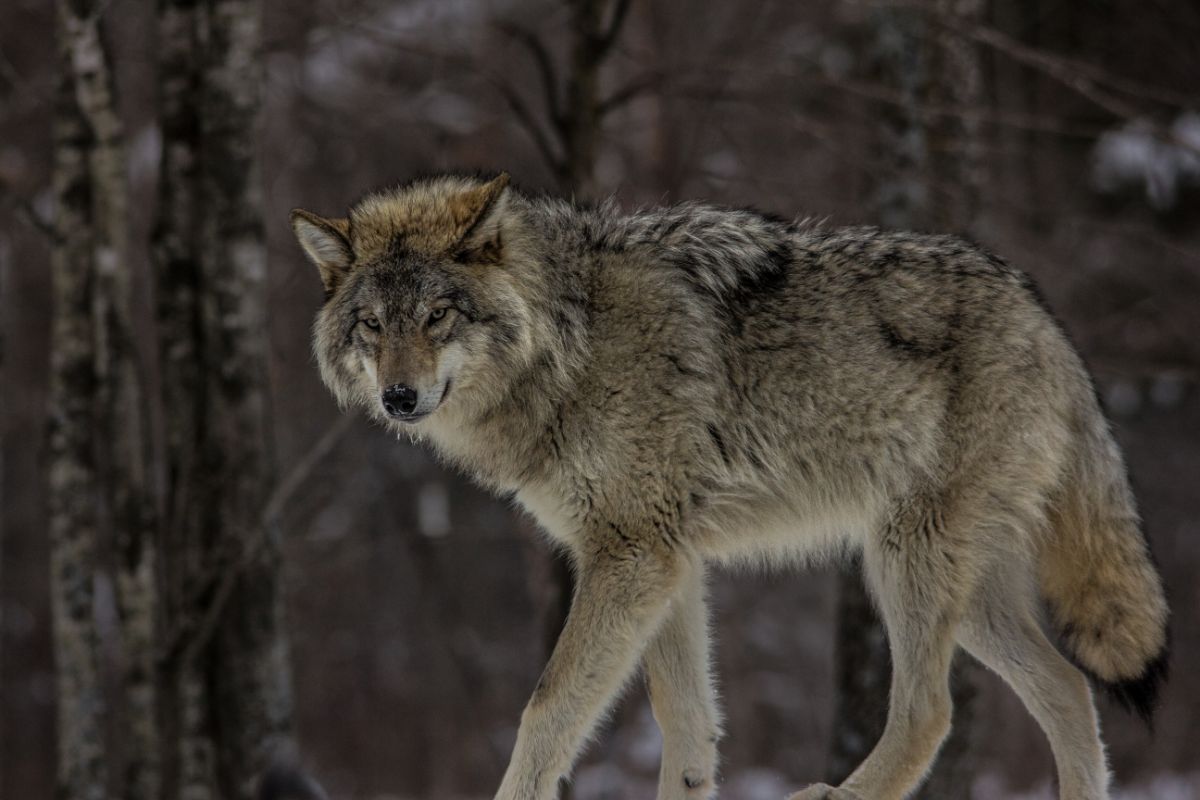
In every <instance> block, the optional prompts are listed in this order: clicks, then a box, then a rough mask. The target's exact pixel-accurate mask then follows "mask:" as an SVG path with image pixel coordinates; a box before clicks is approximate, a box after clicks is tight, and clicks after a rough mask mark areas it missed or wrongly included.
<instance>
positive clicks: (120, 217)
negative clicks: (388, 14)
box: [50, 0, 157, 800]
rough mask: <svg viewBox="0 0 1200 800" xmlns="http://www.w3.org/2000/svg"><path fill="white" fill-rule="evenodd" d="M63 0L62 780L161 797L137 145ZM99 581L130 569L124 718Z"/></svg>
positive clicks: (56, 594)
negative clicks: (135, 299)
mask: <svg viewBox="0 0 1200 800" xmlns="http://www.w3.org/2000/svg"><path fill="white" fill-rule="evenodd" d="M56 12H57V14H56V21H57V34H56V35H57V39H58V52H59V66H60V76H59V85H58V89H57V96H56V106H55V123H54V134H55V135H54V190H55V198H56V204H57V211H56V217H55V224H54V230H55V236H54V242H53V247H52V256H51V262H52V270H53V273H54V294H55V303H56V307H55V318H54V325H53V333H52V337H53V342H52V376H51V399H50V406H51V422H50V450H51V463H52V466H51V470H50V504H51V522H50V532H51V548H52V549H51V582H52V589H51V591H52V603H53V607H54V623H55V657H56V675H57V680H58V701H59V706H58V712H59V713H58V742H59V744H58V753H59V755H58V771H57V775H58V779H57V780H58V787H59V791H60V793H61V794H62V795H63V796H65V797H71V798H91V797H103V796H106V795H107V794H108V793H109V792H110V791H111V792H112V793H113V794H114V795H116V796H120V797H126V798H131V799H132V800H150V798H152V797H154V796H155V795H156V793H157V759H156V753H157V745H156V737H155V729H154V719H155V705H154V700H155V698H154V690H153V681H152V674H153V668H152V664H153V657H154V643H153V635H154V586H153V548H152V526H153V513H152V508H153V503H152V501H151V493H150V481H149V477H148V458H149V453H150V438H149V432H148V431H147V430H146V428H145V426H144V425H143V420H144V419H145V418H146V415H145V409H146V404H145V394H144V392H143V384H142V381H141V378H140V374H139V370H138V368H137V356H136V353H135V350H134V341H133V335H132V331H133V316H132V305H131V283H132V275H131V270H130V264H129V259H128V234H127V231H128V209H127V197H128V192H127V187H126V174H125V145H124V137H123V134H122V130H121V123H120V119H119V117H118V115H117V111H116V104H115V99H114V95H113V83H112V73H111V67H110V61H109V56H108V53H107V50H106V48H105V46H104V42H103V39H102V35H101V26H100V18H99V17H100V7H99V5H98V4H95V3H92V2H89V0H59V2H58V4H57V7H56ZM114 548H115V549H114ZM100 579H105V580H110V579H111V580H114V581H115V585H116V597H117V608H118V614H119V621H120V624H119V626H118V632H119V636H120V641H119V646H120V652H121V655H122V666H123V670H122V672H121V674H120V676H119V677H118V679H117V681H116V684H117V687H118V690H119V692H120V696H119V702H118V703H117V704H116V707H115V708H114V709H112V716H111V718H110V709H109V708H108V706H109V705H110V704H109V698H107V697H106V696H105V691H104V686H105V678H106V677H107V676H106V673H107V669H106V667H107V665H106V664H105V663H104V659H103V658H102V656H101V652H102V651H101V642H100V641H99V634H98V631H97V629H96V624H95V614H96V610H95V586H96V582H97V580H100ZM106 730H107V731H111V732H112V734H113V738H112V740H111V741H106V738H105V731H106Z"/></svg>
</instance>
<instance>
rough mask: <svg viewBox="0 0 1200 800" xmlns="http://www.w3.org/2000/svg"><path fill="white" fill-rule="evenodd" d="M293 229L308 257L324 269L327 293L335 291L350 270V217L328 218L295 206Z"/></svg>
mask: <svg viewBox="0 0 1200 800" xmlns="http://www.w3.org/2000/svg"><path fill="white" fill-rule="evenodd" d="M292 230H293V231H295V232H296V240H297V241H298V242H300V246H301V247H303V248H304V252H305V254H306V255H307V256H308V260H309V261H311V262H313V263H314V264H316V265H317V269H319V270H320V271H321V283H323V284H324V285H325V294H326V295H330V294H333V292H334V290H335V289H337V287H338V284H339V283H341V281H342V279H343V278H344V277H346V274H347V273H349V272H350V265H351V264H353V263H354V251H353V250H352V249H351V248H350V220H348V219H325V218H324V217H318V216H317V215H316V214H313V213H311V212H309V211H305V210H304V209H302V208H294V209H292Z"/></svg>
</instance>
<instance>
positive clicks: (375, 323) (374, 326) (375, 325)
mask: <svg viewBox="0 0 1200 800" xmlns="http://www.w3.org/2000/svg"><path fill="white" fill-rule="evenodd" d="M363 325H366V326H367V327H368V328H370V329H371V330H373V331H377V330H379V318H378V317H363Z"/></svg>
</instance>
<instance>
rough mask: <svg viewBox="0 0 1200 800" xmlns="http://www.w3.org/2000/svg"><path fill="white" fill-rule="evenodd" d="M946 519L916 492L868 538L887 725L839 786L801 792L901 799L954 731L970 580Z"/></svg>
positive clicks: (868, 568)
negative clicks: (953, 686)
mask: <svg viewBox="0 0 1200 800" xmlns="http://www.w3.org/2000/svg"><path fill="white" fill-rule="evenodd" d="M947 523H949V526H953V525H954V524H955V520H954V519H953V518H950V517H946V516H945V515H944V510H943V509H942V508H940V507H939V506H937V505H936V504H935V503H934V502H933V501H927V500H919V499H913V500H912V501H910V502H907V503H905V504H904V505H903V506H901V507H899V508H897V509H896V510H895V512H894V513H893V515H892V517H891V519H890V520H889V522H888V523H887V525H886V526H885V528H884V529H883V530H881V531H879V532H878V533H877V534H876V535H874V536H872V537H871V538H870V539H869V540H868V541H867V543H866V545H865V547H864V551H863V566H864V571H865V573H866V578H867V580H868V581H869V582H870V585H871V586H872V588H873V589H874V592H875V596H876V597H877V599H878V602H879V607H880V611H881V613H882V616H883V620H884V622H885V623H886V626H887V633H888V642H889V644H890V645H891V653H892V686H891V694H890V704H889V708H888V719H887V725H886V727H885V728H884V731H883V735H882V736H881V737H880V739H879V741H878V742H877V743H876V745H875V748H874V749H873V750H872V751H871V753H870V755H868V756H867V758H866V759H865V760H864V761H863V762H862V763H861V764H860V765H859V766H858V768H857V769H855V770H854V772H853V773H852V774H851V775H850V777H849V778H847V779H846V781H845V782H844V783H843V784H842V785H841V787H839V788H838V789H829V788H828V787H811V791H810V793H809V794H808V795H805V794H804V793H801V794H800V795H798V797H825V796H827V797H830V798H840V797H860V798H865V800H899V798H902V797H905V796H906V795H907V794H908V793H909V792H910V791H912V789H913V788H914V787H915V786H916V785H917V783H918V782H919V781H920V780H921V778H922V777H923V776H924V775H925V772H926V771H927V770H928V769H929V765H930V764H931V763H932V762H933V759H934V756H936V755H937V751H938V748H939V747H940V746H941V743H942V740H943V739H944V738H945V737H946V734H947V733H948V732H949V730H950V712H951V699H950V684H949V673H950V659H951V656H953V654H954V650H955V642H954V633H955V629H956V628H957V626H958V611H957V609H958V608H960V607H961V598H962V597H963V596H964V595H965V594H966V593H967V588H968V587H967V584H968V583H969V581H970V572H969V564H968V563H967V562H968V560H969V559H968V558H966V557H965V556H966V554H964V553H963V552H962V549H963V548H962V547H961V544H962V539H961V536H962V533H961V531H957V530H955V529H953V528H952V527H949V526H948V525H947ZM822 791H824V792H826V794H821V792H822Z"/></svg>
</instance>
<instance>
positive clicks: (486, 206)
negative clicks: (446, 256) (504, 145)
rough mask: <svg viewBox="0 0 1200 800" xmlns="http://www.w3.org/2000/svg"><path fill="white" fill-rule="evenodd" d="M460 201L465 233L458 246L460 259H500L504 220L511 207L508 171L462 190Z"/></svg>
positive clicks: (459, 210)
mask: <svg viewBox="0 0 1200 800" xmlns="http://www.w3.org/2000/svg"><path fill="white" fill-rule="evenodd" d="M456 201H457V209H456V211H457V212H458V214H457V216H458V217H459V218H460V219H461V220H462V231H463V232H462V234H461V235H460V236H459V237H458V244H457V246H456V247H455V250H456V252H457V257H458V258H459V259H469V260H472V261H499V260H500V257H501V255H502V253H503V242H502V240H501V227H502V226H501V223H502V221H503V220H504V215H505V211H506V210H507V207H508V173H507V172H501V173H500V174H499V175H497V176H496V177H495V178H492V179H491V180H490V181H488V182H487V183H485V184H483V185H481V186H478V187H476V188H474V189H469V190H467V191H466V192H463V193H462V194H461V195H460V196H459V197H458V198H456Z"/></svg>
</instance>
